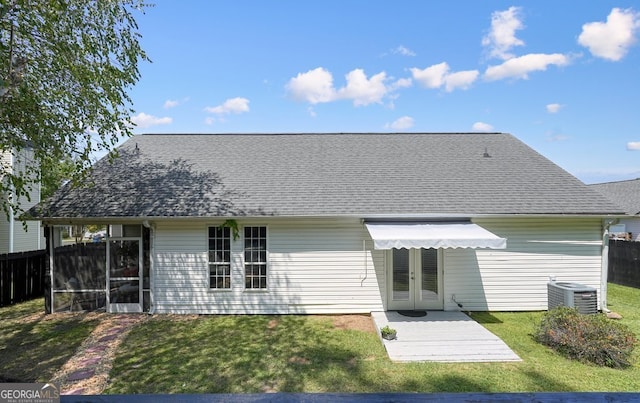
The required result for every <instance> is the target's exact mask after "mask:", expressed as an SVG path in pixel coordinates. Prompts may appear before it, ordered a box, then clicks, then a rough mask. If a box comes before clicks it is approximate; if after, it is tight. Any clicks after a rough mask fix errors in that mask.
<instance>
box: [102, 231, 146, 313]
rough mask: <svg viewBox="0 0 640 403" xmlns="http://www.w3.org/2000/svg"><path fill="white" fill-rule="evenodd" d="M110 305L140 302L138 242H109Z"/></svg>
mask: <svg viewBox="0 0 640 403" xmlns="http://www.w3.org/2000/svg"><path fill="white" fill-rule="evenodd" d="M109 290H110V292H109V298H110V301H111V303H139V302H140V293H139V291H140V241H138V240H116V241H109Z"/></svg>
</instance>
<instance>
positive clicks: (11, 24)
mask: <svg viewBox="0 0 640 403" xmlns="http://www.w3.org/2000/svg"><path fill="white" fill-rule="evenodd" d="M145 7H146V5H145V4H144V3H142V1H141V0H0V152H7V151H13V152H19V151H20V150H23V149H25V148H31V149H32V150H33V155H34V158H35V160H36V162H37V163H36V164H30V166H29V168H28V169H27V171H25V172H10V171H7V170H6V169H4V172H2V171H0V176H2V177H3V180H2V181H0V194H5V195H6V194H11V192H13V193H14V194H15V195H16V196H18V197H14V198H13V199H7V198H3V200H2V207H3V209H4V210H5V212H8V211H10V209H9V207H11V209H13V210H14V211H18V212H19V211H20V206H19V205H16V203H18V200H19V199H20V196H28V192H29V190H30V188H31V187H32V185H33V184H34V183H35V181H37V180H40V179H39V178H40V177H41V173H42V172H45V173H51V172H53V171H54V170H58V169H59V168H60V164H61V163H64V164H68V163H69V161H72V162H73V169H72V172H71V174H72V175H71V176H72V177H71V179H72V180H74V181H76V182H77V181H79V180H81V179H82V178H83V177H84V175H85V174H86V172H87V170H88V169H89V168H90V166H91V163H92V160H91V158H92V155H93V153H95V152H97V151H102V152H105V151H106V152H109V153H112V155H113V151H114V147H115V145H116V144H117V142H118V141H119V140H120V139H121V138H122V137H127V136H130V135H131V134H132V128H133V124H132V123H131V121H130V117H131V116H132V114H133V110H132V106H131V99H130V98H129V96H128V94H127V91H128V90H129V89H130V88H132V86H133V85H134V84H135V83H136V82H137V81H138V79H139V78H140V73H139V70H138V63H139V62H142V61H148V60H149V59H148V58H147V56H146V54H145V52H144V51H143V50H142V48H141V46H140V43H139V39H140V34H139V32H138V25H137V23H136V21H135V19H134V17H133V12H144V8H145ZM45 179H46V175H45Z"/></svg>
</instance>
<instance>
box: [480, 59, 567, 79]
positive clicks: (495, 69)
mask: <svg viewBox="0 0 640 403" xmlns="http://www.w3.org/2000/svg"><path fill="white" fill-rule="evenodd" d="M566 64H569V57H568V56H565V55H563V54H560V53H553V54H545V53H531V54H528V55H524V56H520V57H515V58H513V59H509V60H507V61H506V62H504V63H502V64H500V65H497V66H490V67H489V68H487V70H486V71H485V73H484V78H485V79H486V80H489V81H494V80H501V79H503V78H522V79H527V78H529V76H528V74H529V73H531V72H533V71H544V70H546V69H547V67H548V66H550V65H556V66H564V65H566Z"/></svg>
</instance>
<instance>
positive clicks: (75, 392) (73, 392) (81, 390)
mask: <svg viewBox="0 0 640 403" xmlns="http://www.w3.org/2000/svg"><path fill="white" fill-rule="evenodd" d="M60 394H61V395H84V388H78V389H73V390H68V391H66V392H62V393H60Z"/></svg>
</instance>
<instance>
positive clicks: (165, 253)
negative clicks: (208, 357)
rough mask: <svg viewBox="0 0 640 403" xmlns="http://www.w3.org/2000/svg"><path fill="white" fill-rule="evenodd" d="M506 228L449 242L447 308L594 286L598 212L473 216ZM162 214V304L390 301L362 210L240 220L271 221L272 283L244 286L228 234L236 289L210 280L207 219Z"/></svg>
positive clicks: (355, 306)
mask: <svg viewBox="0 0 640 403" xmlns="http://www.w3.org/2000/svg"><path fill="white" fill-rule="evenodd" d="M474 222H476V223H477V224H479V225H481V226H483V227H484V228H486V229H488V230H489V231H491V232H493V233H495V234H497V235H499V236H502V237H506V238H507V249H505V250H490V249H477V250H472V249H447V250H444V251H443V265H444V268H443V273H444V274H443V277H444V309H445V310H457V309H459V308H458V306H457V305H456V304H455V303H453V301H452V299H451V297H452V295H454V294H455V297H456V300H457V301H458V302H460V303H462V304H463V309H464V310H494V311H520V310H544V309H546V308H547V282H548V281H549V276H552V275H553V276H555V277H556V279H557V281H573V282H579V283H582V284H585V285H588V286H591V287H594V288H596V289H598V298H600V277H601V273H600V270H601V258H600V253H601V246H602V245H601V237H602V232H601V231H602V228H601V220H600V219H598V218H499V219H498V218H495V219H478V220H474ZM219 223H220V222H215V221H212V222H210V223H201V222H200V223H198V222H189V223H185V222H184V221H180V222H179V221H173V222H169V221H167V222H157V223H156V224H155V236H154V244H153V259H154V261H153V269H154V271H153V274H152V288H153V290H154V306H155V311H156V312H158V313H210V314H214V313H218V314H241V313H254V314H266V313H360V312H370V311H375V310H383V309H386V290H385V284H386V271H385V268H384V264H385V259H384V253H383V251H373V250H372V249H373V245H372V241H371V239H370V237H369V234H368V233H367V232H366V229H365V228H364V226H363V225H362V224H361V222H360V220H357V219H341V220H337V219H335V220H334V219H298V220H295V219H290V220H285V219H278V218H269V219H265V220H264V221H252V220H241V219H239V220H238V223H239V224H240V226H243V225H265V226H267V238H268V239H267V242H268V250H269V255H268V259H269V278H268V282H269V285H268V290H266V291H258V290H245V289H244V273H243V265H242V260H243V244H242V239H239V240H237V241H233V242H232V260H233V264H232V289H231V290H211V289H209V269H208V262H207V247H208V242H207V227H208V225H217V224H219Z"/></svg>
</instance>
